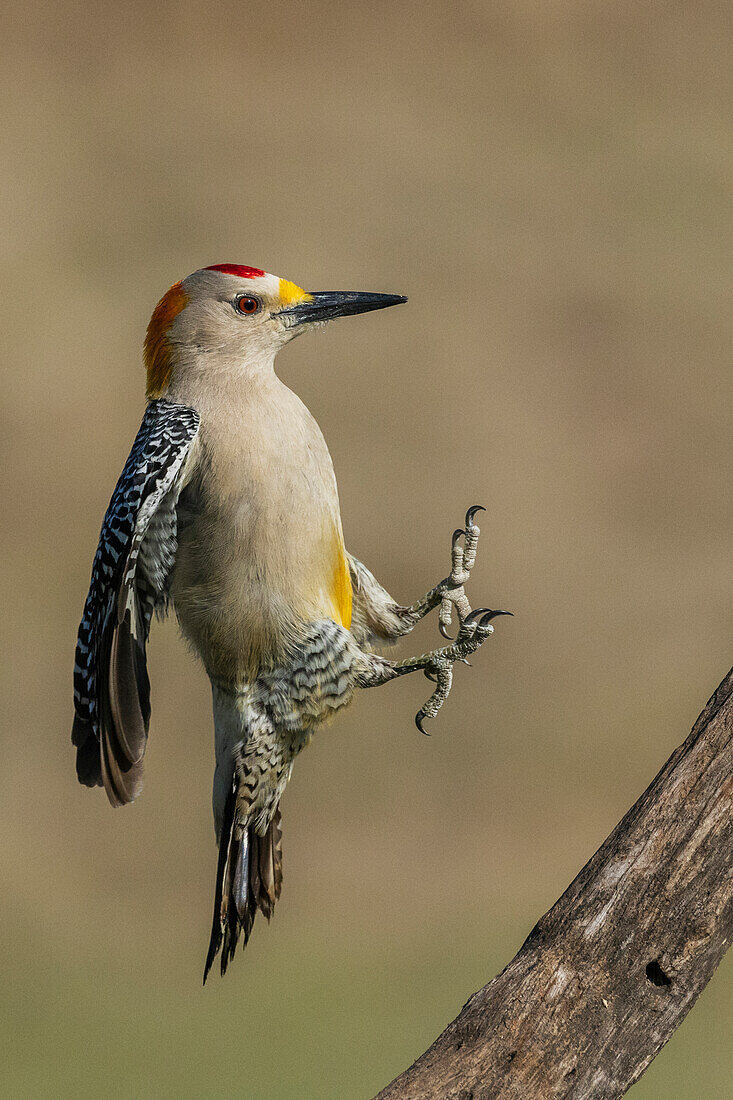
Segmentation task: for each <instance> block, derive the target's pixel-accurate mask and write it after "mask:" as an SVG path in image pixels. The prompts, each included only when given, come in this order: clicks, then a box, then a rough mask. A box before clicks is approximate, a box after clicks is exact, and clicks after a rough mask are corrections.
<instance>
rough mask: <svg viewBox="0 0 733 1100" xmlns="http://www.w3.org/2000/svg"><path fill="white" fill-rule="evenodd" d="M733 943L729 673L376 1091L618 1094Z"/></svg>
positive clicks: (472, 1096) (414, 1097) (382, 1099)
mask: <svg viewBox="0 0 733 1100" xmlns="http://www.w3.org/2000/svg"><path fill="white" fill-rule="evenodd" d="M731 937H733V669H732V670H731V672H729V673H728V675H727V676H726V678H725V679H724V680H723V682H722V683H721V684H720V686H719V687H718V689H717V691H716V692H715V694H714V695H713V696H712V698H711V699H710V701H709V702H708V704H707V706H706V707H705V709H704V710H703V712H702V714H701V715H700V717H699V718H698V720H697V722H696V723H695V725H694V727H693V729H692V732H691V733H690V735H689V737H688V738H687V740H686V741H685V742H684V744H682V745H680V747H679V748H678V749H676V750H675V752H673V753H672V755H671V756H670V758H669V760H668V761H667V763H666V764H665V765H664V767H663V768H662V770H661V771H660V772H659V774H658V775H657V777H656V778H655V779H654V781H653V782H652V783H651V784H650V786H649V787H648V788H647V790H646V791H645V792H644V794H643V795H642V796H641V798H639V800H638V801H637V802H636V803H635V804H634V806H632V808H631V809H630V810H629V811H628V813H627V814H626V816H625V817H624V818H623V820H622V821H621V822H619V824H618V825H617V826H616V828H615V829H614V830H613V832H612V833H611V835H610V836H609V837H608V838H607V839H606V840H605V842H604V843H603V844H602V845H601V847H600V848H599V849H598V851H597V852H596V853H595V855H594V856H593V857H592V858H591V859H590V860H589V862H588V863H587V864H586V865H585V867H584V868H583V869H582V870H581V871H580V873H579V874H578V876H577V877H576V878H575V880H574V881H573V882H572V883H571V884H570V886H569V887H568V889H567V890H566V891H565V893H564V894H563V895H562V897H561V898H560V899H559V900H558V901H557V902H556V903H555V904H554V905H553V907H552V908H551V909H550V910H549V911H548V912H547V913H545V915H544V916H543V917H542V918H541V919H540V920H539V921H538V923H537V924H536V926H535V927H534V929H533V930H532V932H531V933H530V935H529V936H528V938H527V940H526V942H525V943H524V945H523V946H522V948H521V949H520V951H519V952H518V954H517V955H516V956H515V957H514V959H513V960H512V961H511V962H510V963H509V965H508V966H507V967H506V968H505V969H504V970H503V971H502V972H501V973H500V974H498V975H497V977H495V978H494V979H493V980H492V981H491V982H489V984H488V985H486V986H484V988H483V989H481V990H479V991H478V993H475V994H474V995H473V996H472V997H471V998H470V1000H469V1001H468V1002H467V1003H466V1004H465V1005H464V1007H463V1010H462V1011H461V1013H460V1014H459V1015H458V1016H457V1017H456V1019H455V1020H454V1021H453V1022H452V1023H451V1024H449V1025H448V1027H447V1028H446V1029H445V1031H444V1032H443V1033H442V1035H440V1036H439V1037H438V1038H437V1039H436V1040H435V1042H434V1043H433V1044H432V1046H431V1047H430V1048H429V1049H428V1050H426V1051H425V1053H424V1054H423V1055H421V1057H420V1058H418V1059H417V1061H416V1062H415V1063H414V1064H413V1065H412V1066H411V1067H410V1068H409V1069H407V1070H405V1072H404V1073H402V1074H401V1075H400V1076H399V1077H397V1078H396V1079H395V1080H394V1081H393V1082H392V1083H391V1084H390V1085H388V1086H387V1087H386V1088H385V1089H383V1090H382V1092H380V1093H379V1096H378V1098H377V1100H408V1098H409V1100H428V1098H430V1100H437V1098H440V1100H489V1098H491V1100H545V1098H550V1097H551V1098H553V1100H554V1098H556V1097H564V1098H572V1100H583V1098H586V1097H588V1098H591V1097H592V1098H593V1100H611V1098H615V1097H619V1096H623V1095H624V1093H625V1092H626V1091H627V1090H628V1089H629V1088H630V1087H631V1085H633V1083H634V1082H635V1081H637V1080H638V1079H639V1077H640V1076H641V1075H642V1073H643V1072H644V1070H645V1069H646V1068H647V1066H648V1065H649V1063H650V1062H651V1061H652V1059H653V1058H654V1057H655V1056H656V1055H657V1054H658V1053H659V1051H660V1050H661V1049H662V1047H663V1046H664V1044H665V1043H666V1042H667V1040H668V1039H669V1038H670V1036H671V1035H672V1034H673V1032H674V1030H675V1028H677V1027H678V1026H679V1024H680V1023H681V1022H682V1020H683V1019H684V1017H685V1016H686V1015H687V1013H688V1012H689V1011H690V1009H691V1008H692V1006H693V1005H694V1003H695V1001H696V1000H697V998H698V996H699V995H700V993H701V992H702V990H703V989H704V988H705V986H706V985H707V983H708V982H709V981H710V979H711V977H712V975H713V973H714V971H715V968H716V967H717V965H718V963H719V962H720V960H721V958H722V957H723V955H724V953H725V951H726V949H727V947H728V945H729V943H730V941H731Z"/></svg>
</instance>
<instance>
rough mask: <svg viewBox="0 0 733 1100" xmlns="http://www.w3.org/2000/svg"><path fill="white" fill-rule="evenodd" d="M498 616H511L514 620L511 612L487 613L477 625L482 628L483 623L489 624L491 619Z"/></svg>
mask: <svg viewBox="0 0 733 1100" xmlns="http://www.w3.org/2000/svg"><path fill="white" fill-rule="evenodd" d="M499 615H511V616H512V618H514V612H513V611H489V613H488V614H487V615H484V617H483V619H482V620H481V622H480V624H479V625H480V626H483V625H484V623H490V622H491V620H492V619H496V618H498V617H499Z"/></svg>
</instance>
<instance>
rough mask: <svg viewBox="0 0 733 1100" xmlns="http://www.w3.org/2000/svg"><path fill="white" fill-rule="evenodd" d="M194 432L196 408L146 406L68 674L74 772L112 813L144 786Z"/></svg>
mask: <svg viewBox="0 0 733 1100" xmlns="http://www.w3.org/2000/svg"><path fill="white" fill-rule="evenodd" d="M198 426H199V417H198V413H197V412H196V411H195V409H191V408H189V407H188V406H186V405H176V404H173V403H172V402H170V401H164V400H158V401H151V402H150V403H149V404H148V407H147V409H146V411H145V416H144V417H143V421H142V424H141V425H140V430H139V431H138V433H137V436H136V438H135V442H134V443H133V446H132V450H131V451H130V455H129V458H128V459H127V462H126V463H125V467H124V469H123V471H122V474H121V476H120V479H119V481H118V482H117V486H116V488H115V491H114V493H113V494H112V499H111V501H110V504H109V507H108V509H107V513H106V515H105V517H104V523H103V524H102V532H101V535H100V538H99V545H98V547H97V552H96V555H95V557H94V564H93V567H92V579H91V585H90V588H89V595H88V596H87V599H86V603H85V605H84V614H83V616H82V620H81V624H80V626H79V635H78V640H77V645H76V662H75V665H74V706H75V710H76V716H75V718H74V726H73V730H72V741H73V743H74V745H76V747H77V773H78V776H79V779H80V781H81V782H82V783H85V784H86V785H87V786H100V785H102V784H104V787H105V790H106V792H107V796H108V798H109V800H110V802H111V803H112V805H114V806H117V805H122V804H123V803H125V802H130V801H132V800H133V799H134V798H135V797H136V796H137V794H138V793H139V791H140V787H141V784H142V758H143V754H144V752H145V745H146V742H147V732H148V721H149V718H150V686H149V682H148V676H147V669H146V659H145V646H146V643H147V639H148V633H149V630H150V620H151V618H152V614H153V611H154V610H155V608H156V606H157V607H160V606H163V605H164V604H165V601H166V596H167V590H168V580H169V576H170V572H171V570H172V567H173V564H174V562H175V555H176V548H177V534H176V502H177V499H178V495H179V492H180V475H181V472H182V470H183V467H184V464H185V460H186V457H187V455H188V452H189V449H190V447H191V444H192V442H193V440H194V438H195V436H196V433H197V431H198Z"/></svg>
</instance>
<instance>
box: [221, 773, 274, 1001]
mask: <svg viewBox="0 0 733 1100" xmlns="http://www.w3.org/2000/svg"><path fill="white" fill-rule="evenodd" d="M238 786H239V780H238V777H237V776H236V774H235V776H234V779H233V782H232V786H231V789H230V791H229V793H228V795H227V800H226V803H225V806H224V816H223V820H222V827H221V834H220V836H219V864H218V869H217V873H216V893H215V896H214V921H213V926H212V929H211V940H210V941H209V952H208V954H207V956H206V966H205V967H204V982H205V981H206V979H207V977H208V975H209V971H210V969H211V966H212V964H213V962H214V959H215V958H216V956H217V955H218V954H219V952H220V951H221V972H222V975H224V974H225V973H226V969H227V966H228V965H229V962H230V960H231V959H233V958H234V953H235V951H236V949H237V944H238V942H239V938H240V936H241V937H243V946H245V947H246V945H247V940H248V939H249V934H250V932H251V931H252V925H253V924H254V919H255V916H256V914H257V910H258V909H259V910H260V912H261V913H263V915H264V916H265V917H267V919H268V921H269V919H270V917H271V916H272V911H273V909H274V907H275V902H276V901H277V899H278V898H279V897H280V889H281V887H282V881H283V870H282V867H283V860H282V830H281V828H280V806H279V804H278V805H277V806H276V808H275V813H274V814H273V816H272V820H271V821H270V824H269V826H268V828H267V832H266V833H265V834H264V836H258V834H257V833H256V832H255V830H254V826H253V825H248V824H247V823H246V822H241V821H240V820H239V818H238V813H237V789H238Z"/></svg>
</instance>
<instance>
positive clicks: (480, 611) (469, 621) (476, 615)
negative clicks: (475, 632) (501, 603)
mask: <svg viewBox="0 0 733 1100" xmlns="http://www.w3.org/2000/svg"><path fill="white" fill-rule="evenodd" d="M496 614H497V612H496V611H492V610H491V608H490V607H477V608H476V610H475V611H472V612H471V614H470V615H466V617H465V619H464V620H463V625H464V626H473V624H474V623H475V622H476V620H477V619H480V618H481V617H482V616H486V615H496ZM499 614H500V615H501V614H502V612H501V611H500V612H499Z"/></svg>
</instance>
